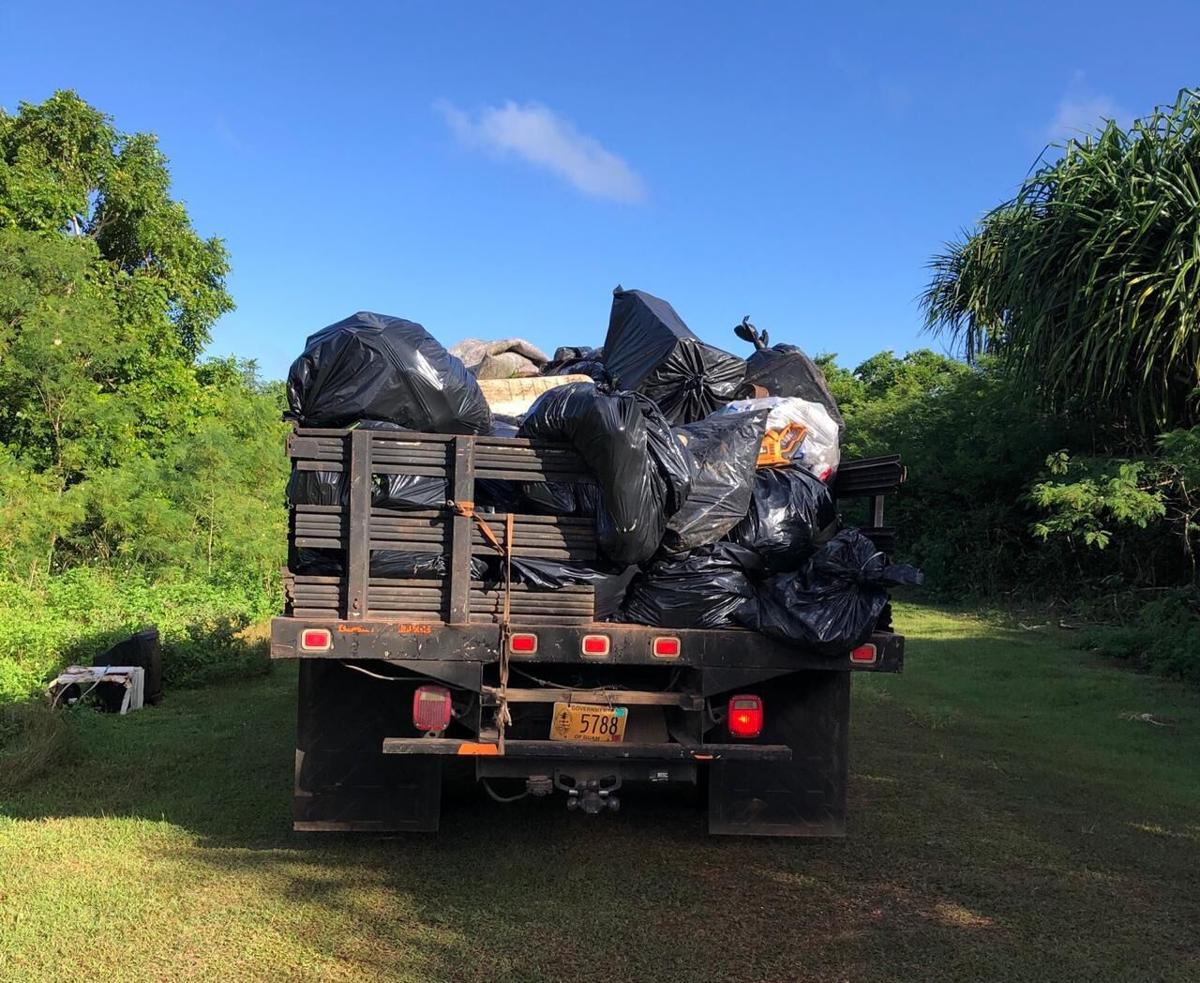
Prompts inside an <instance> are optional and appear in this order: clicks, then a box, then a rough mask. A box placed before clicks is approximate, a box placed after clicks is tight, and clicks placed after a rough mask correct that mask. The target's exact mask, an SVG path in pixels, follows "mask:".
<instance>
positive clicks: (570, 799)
mask: <svg viewBox="0 0 1200 983" xmlns="http://www.w3.org/2000/svg"><path fill="white" fill-rule="evenodd" d="M620 808H621V800H620V799H619V798H617V796H616V795H614V794H613V793H612V791H611V790H609V789H607V788H601V787H600V783H599V782H598V781H590V782H583V783H582V784H580V785H576V786H575V787H574V788H569V789H567V809H569V810H572V811H574V810H576V809H582V810H583V811H584V813H586V814H587V815H589V816H595V815H597V814H598V813H600V812H603V811H604V810H605V809H611V810H612V811H613V812H616V811H617V810H618V809H620Z"/></svg>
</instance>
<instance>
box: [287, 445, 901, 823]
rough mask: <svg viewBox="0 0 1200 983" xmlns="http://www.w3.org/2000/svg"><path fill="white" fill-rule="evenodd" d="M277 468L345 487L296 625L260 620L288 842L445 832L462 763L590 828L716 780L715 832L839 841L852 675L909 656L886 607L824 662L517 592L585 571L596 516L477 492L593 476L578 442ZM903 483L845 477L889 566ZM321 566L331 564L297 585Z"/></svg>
mask: <svg viewBox="0 0 1200 983" xmlns="http://www.w3.org/2000/svg"><path fill="white" fill-rule="evenodd" d="M288 450H289V454H290V456H291V457H292V459H293V468H294V469H295V471H296V472H300V473H303V472H320V473H322V474H326V475H327V474H339V475H341V479H340V485H341V487H342V489H343V490H344V491H343V493H342V495H341V497H340V498H339V500H338V501H336V502H331V503H328V504H296V505H293V507H292V510H291V520H290V523H291V525H290V532H289V535H290V543H289V546H290V556H291V560H290V562H289V571H288V574H287V609H286V611H285V614H284V615H283V616H282V617H279V618H276V619H274V621H273V623H272V636H271V652H272V657H274V658H279V659H297V660H299V662H300V674H299V702H298V715H297V739H296V773H295V813H294V825H295V828H296V829H297V830H373V831H405V830H410V831H432V830H436V829H437V826H438V819H439V813H440V805H441V797H442V785H443V774H444V772H446V771H447V770H448V769H449V768H451V767H469V768H470V769H471V770H472V772H473V774H474V777H475V778H476V779H478V780H479V781H480V782H481V783H482V784H483V785H484V787H485V788H486V789H487V791H488V792H489V793H490V794H492V795H493V797H496V798H500V799H509V798H515V797H523V796H525V795H534V796H543V795H558V796H561V797H562V798H563V799H564V800H565V802H566V805H567V807H568V808H571V809H575V810H579V811H581V812H584V813H589V814H594V813H598V812H601V811H606V810H613V809H617V808H618V807H619V804H620V795H621V790H622V788H623V787H624V786H625V785H626V784H629V783H647V784H670V783H686V784H696V783H698V782H701V781H702V779H706V783H707V789H708V792H707V794H708V823H709V830H710V832H713V833H740V834H757V835H776V836H839V835H842V834H844V832H845V822H846V771H847V746H848V745H847V741H848V724H849V695H850V677H851V673H853V672H898V671H899V670H900V668H901V665H902V662H903V648H904V642H903V638H902V637H901V636H900V635H897V634H895V633H894V632H893V631H892V630H891V626H890V623H889V614H888V612H887V610H886V609H885V613H884V615H883V616H882V617H881V618H880V623H879V624H878V625H876V630H875V631H874V632H873V634H871V636H870V638H869V640H868V641H866V642H865V643H864V644H862V645H860V646H858V647H857V648H854V649H853V650H848V651H846V652H844V653H842V654H840V655H838V656H836V657H832V658H831V657H830V656H829V655H828V654H824V655H817V654H814V653H812V652H808V651H806V650H805V649H803V648H798V647H795V646H792V645H787V644H784V643H782V642H778V641H775V640H772V639H770V638H767V637H765V636H763V635H760V634H759V633H757V632H752V631H748V630H741V629H668V628H656V627H651V626H647V625H637V624H623V623H616V622H611V621H600V620H596V617H595V589H594V587H593V586H592V585H591V584H583V585H568V586H563V587H560V588H559V589H557V590H538V589H536V588H535V587H533V586H530V585H529V584H527V583H521V582H517V581H516V580H515V578H514V577H513V576H512V564H513V562H514V561H517V562H519V561H520V559H521V558H522V557H528V558H538V559H543V560H554V561H561V562H564V563H580V564H587V563H589V562H592V561H594V560H595V550H596V545H595V535H594V532H593V530H592V525H591V523H590V520H586V519H580V518H573V517H561V516H546V515H528V514H518V513H514V512H511V511H510V512H498V511H492V512H489V511H484V510H483V509H482V508H481V507H477V504H476V503H477V501H478V498H479V495H478V492H479V491H480V490H481V488H482V487H483V486H481V485H480V482H488V483H496V482H500V483H521V484H523V485H528V484H530V483H533V484H536V483H539V482H557V483H563V482H569V483H577V482H587V481H590V480H591V478H590V476H589V474H588V473H587V469H586V468H585V467H584V466H583V464H582V462H581V461H580V460H579V459H578V458H577V457H576V456H575V455H574V453H573V452H572V451H571V450H569V449H568V448H567V447H565V446H562V445H554V444H549V443H539V442H536V441H529V440H522V439H516V438H501V437H484V436H450V435H442V434H416V433H409V432H399V431H393V430H361V429H357V430H311V429H297V430H296V431H295V432H294V433H293V434H292V435H291V436H290V438H289V447H288ZM391 475H405V476H412V477H413V478H427V479H430V481H432V482H433V483H434V487H435V489H436V488H439V487H440V488H442V489H444V499H443V500H442V501H441V502H440V504H438V505H436V507H430V508H415V509H414V508H409V509H404V510H397V509H394V508H387V507H380V505H379V503H378V501H377V500H376V496H375V490H376V489H377V488H378V487H379V485H380V483H381V482H385V483H386V482H387V481H389V480H391V479H389V478H388V477H387V476H391ZM902 477H903V471H902V469H901V467H900V464H899V461H898V460H897V459H895V458H884V459H876V460H872V461H867V462H851V463H849V464H846V465H844V466H843V468H842V470H841V472H840V474H839V477H838V486H837V491H838V492H839V494H840V495H841V496H842V497H844V498H846V497H861V498H866V499H868V500H869V501H870V503H871V506H870V507H871V515H872V522H873V526H872V528H870V529H865V530H864V532H866V533H867V534H868V535H869V536H871V537H872V540H873V541H874V542H876V543H877V544H878V548H879V549H881V550H885V551H886V550H888V549H890V532H889V531H888V530H887V529H885V528H884V527H883V496H884V494H886V493H887V492H888V491H890V490H891V489H893V488H894V487H895V486H896V485H897V484H898V483H899V482H900V480H901V479H902ZM405 480H407V479H405ZM438 482H440V483H441V484H440V485H439V484H437V483H438ZM312 550H315V551H327V555H329V556H335V557H338V558H339V559H338V562H337V563H335V564H333V565H330V566H329V567H327V568H324V569H323V570H322V572H301V571H302V570H305V569H312V567H311V566H310V567H307V568H306V567H305V566H304V565H303V564H301V563H300V562H299V561H298V558H299V557H300V556H301V555H303V553H304V551H312ZM384 553H387V554H388V555H403V556H406V557H407V556H412V555H416V554H420V555H425V556H436V557H442V558H444V560H443V564H442V567H441V568H440V569H438V570H437V575H436V576H418V577H411V576H409V577H395V576H385V575H381V574H385V573H388V572H390V571H387V570H385V569H383V568H382V565H381V564H378V563H375V560H376V558H377V557H378V556H380V555H382V554H384ZM485 560H486V561H487V563H488V568H489V570H490V571H491V573H490V574H487V575H482V574H481V573H480V571H481V561H485ZM373 565H374V566H375V570H374V571H373V569H372V568H373Z"/></svg>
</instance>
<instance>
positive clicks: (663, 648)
mask: <svg viewBox="0 0 1200 983" xmlns="http://www.w3.org/2000/svg"><path fill="white" fill-rule="evenodd" d="M653 651H654V657H655V658H656V659H678V658H679V653H680V652H681V651H683V646H682V645H680V644H679V639H678V638H675V637H674V636H673V635H668V636H665V637H663V638H656V639H655V640H654V649H653Z"/></svg>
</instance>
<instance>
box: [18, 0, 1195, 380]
mask: <svg viewBox="0 0 1200 983" xmlns="http://www.w3.org/2000/svg"><path fill="white" fill-rule="evenodd" d="M910 8H911V9H910ZM112 11H113V12H112V13H105V12H101V11H100V9H99V8H98V7H96V5H95V4H87V5H83V4H76V3H68V2H56V3H53V4H50V3H41V4H33V3H16V2H11V0H10V2H7V3H4V4H3V5H2V6H0V37H2V38H3V39H4V41H3V50H4V58H3V59H0V105H2V106H4V107H5V108H6V109H8V110H10V111H12V110H14V109H15V108H16V104H17V102H18V101H21V100H24V101H39V100H41V99H43V98H45V97H46V96H47V95H49V94H50V93H51V92H52V91H53V90H54V89H55V88H58V87H71V88H75V89H77V90H78V91H79V93H80V94H81V95H82V96H83V97H84V98H86V99H88V100H89V101H91V102H93V103H94V104H95V105H97V106H99V107H100V108H102V109H103V110H105V111H106V112H108V113H111V114H112V115H113V116H115V118H116V121H117V124H118V126H119V127H120V128H121V129H123V130H126V131H134V130H151V131H154V132H156V133H157V134H158V135H159V137H160V140H161V146H162V148H163V149H164V151H165V152H166V153H167V155H168V156H169V157H170V159H171V162H172V172H173V175H174V182H175V193H176V194H177V195H178V196H179V197H181V198H183V199H184V200H185V201H186V202H187V203H188V206H189V208H190V211H191V214H192V217H193V220H194V221H195V223H196V225H197V226H198V228H199V230H200V231H201V232H202V233H203V234H205V235H212V234H216V235H220V236H222V237H223V238H224V239H225V240H226V242H227V244H228V247H229V249H230V251H231V254H232V260H233V273H232V276H231V277H230V287H231V290H232V292H233V295H234V298H235V300H236V301H237V304H238V309H237V311H235V312H234V313H232V314H229V315H227V316H226V317H225V318H223V319H222V320H221V321H220V322H219V323H218V325H217V326H216V329H215V331H214V337H213V343H212V345H211V348H210V350H211V351H212V352H213V353H215V354H227V353H236V354H238V355H242V356H247V357H252V358H255V359H257V360H258V362H259V364H260V366H261V368H262V370H263V373H264V375H266V376H268V377H275V378H278V377H281V376H282V375H283V374H284V373H285V372H286V370H287V366H288V364H289V363H290V361H291V360H292V358H293V357H295V355H297V354H298V353H299V351H300V350H301V348H302V347H303V342H304V337H305V336H306V335H307V334H309V333H310V332H312V331H315V330H317V329H318V328H320V327H322V326H323V325H325V324H327V323H329V322H331V321H334V320H337V319H339V318H341V317H344V316H345V315H346V314H348V313H351V312H353V311H355V310H358V309H361V308H367V309H374V310H378V311H382V312H385V313H391V314H398V315H401V316H404V317H408V318H411V319H414V320H418V321H421V322H422V323H423V324H425V325H426V327H428V328H429V329H430V330H431V331H432V332H433V333H434V334H435V335H436V336H437V337H439V338H440V339H441V340H442V341H443V342H444V343H446V344H447V345H449V344H451V343H453V342H454V341H457V340H459V339H461V338H463V337H469V336H475V337H486V338H500V337H506V336H509V335H521V336H524V337H526V338H529V339H530V340H532V341H533V342H535V343H537V344H539V345H542V346H543V347H546V348H553V347H554V346H556V345H559V344H572V343H575V344H588V343H591V344H596V343H599V342H600V341H601V340H602V339H603V335H604V330H605V327H606V325H607V318H608V307H609V300H610V293H609V292H610V290H611V289H612V287H613V286H614V285H615V284H617V283H618V282H620V283H622V284H623V285H624V286H626V287H639V288H642V289H645V290H649V291H651V292H653V293H656V294H659V295H660V296H663V297H666V298H667V299H668V300H670V301H671V302H672V303H673V304H674V305H675V307H676V309H677V310H679V312H680V313H681V314H682V315H683V317H684V319H685V320H686V321H687V322H688V323H689V325H690V326H691V327H692V329H693V330H695V331H696V332H697V333H698V334H700V335H701V336H702V337H704V338H706V339H707V340H709V341H712V342H715V343H717V344H720V345H723V346H724V347H727V348H729V349H730V350H733V351H744V350H746V349H745V346H744V345H743V344H742V343H741V342H739V341H737V340H736V339H735V338H734V337H733V335H732V332H731V330H730V329H731V327H732V325H733V324H734V323H735V322H736V321H738V320H739V319H740V318H741V316H742V315H743V314H746V313H749V314H750V315H751V317H752V319H753V320H754V321H755V322H756V323H757V324H758V325H759V326H760V327H766V328H768V329H769V330H770V332H771V335H772V338H773V340H777V341H782V340H787V341H792V342H794V343H796V344H799V345H801V346H802V347H804V348H805V349H807V350H809V351H810V352H813V353H816V352H821V351H834V352H838V353H839V356H840V359H841V361H842V362H844V363H845V364H849V365H851V366H853V365H854V364H857V362H858V361H861V360H862V359H863V358H865V357H867V356H868V355H870V354H872V353H874V352H876V351H879V350H880V349H884V348H892V349H896V350H898V351H905V350H908V349H910V348H913V347H920V346H923V345H926V344H931V343H933V342H931V340H930V339H929V338H927V337H925V336H923V335H922V334H921V332H920V319H919V313H918V310H917V306H916V303H915V298H916V296H917V294H918V293H919V292H920V290H921V288H922V286H923V284H924V282H925V278H926V271H925V263H926V261H927V260H928V258H929V256H930V254H931V253H933V252H934V251H936V250H937V249H938V248H939V246H940V245H941V243H942V242H944V241H945V240H946V239H948V238H951V237H953V236H955V235H956V234H957V232H958V230H959V229H960V228H961V227H963V226H964V225H967V224H969V223H971V222H973V221H974V220H975V219H976V218H978V216H979V215H980V214H981V213H982V212H984V211H985V210H986V209H987V208H989V207H990V206H991V205H993V204H995V203H997V202H999V201H1000V200H1002V199H1003V198H1005V197H1007V196H1009V195H1011V194H1012V192H1013V191H1014V190H1015V188H1016V186H1017V184H1018V183H1019V181H1020V179H1021V178H1022V177H1023V176H1024V174H1025V173H1026V171H1027V170H1028V168H1029V166H1030V164H1031V163H1032V162H1033V160H1034V159H1035V158H1036V157H1037V155H1038V154H1039V152H1040V151H1041V150H1042V148H1043V147H1044V146H1045V145H1046V143H1047V142H1048V141H1049V140H1051V139H1055V138H1059V137H1061V136H1064V135H1067V134H1068V133H1069V132H1071V131H1072V130H1074V129H1078V128H1081V127H1085V128H1086V127H1088V126H1090V125H1092V124H1093V123H1094V122H1095V121H1097V120H1098V119H1099V117H1100V116H1101V115H1115V116H1116V117H1118V118H1120V119H1128V118H1130V117H1131V116H1133V115H1136V114H1140V113H1142V112H1145V111H1146V110H1148V109H1149V108H1150V107H1151V106H1152V105H1154V104H1155V103H1158V102H1164V101H1170V100H1172V99H1173V98H1174V95H1175V93H1176V91H1177V90H1178V89H1179V88H1180V87H1182V86H1185V85H1190V84H1196V83H1197V82H1200V79H1198V78H1197V77H1196V66H1197V60H1196V54H1195V51H1196V45H1195V39H1196V37H1197V33H1198V29H1200V6H1198V5H1196V4H1195V3H1188V4H1170V3H1142V4H1128V3H1119V2H1111V0H1099V2H1092V3H1078V4H1052V3H1007V4H993V5H974V4H962V3H960V2H954V3H925V4H921V5H919V7H918V5H912V4H895V3H883V4H872V3H860V4H854V5H846V6H845V7H844V8H843V9H840V10H839V9H835V7H834V5H830V4H821V5H804V4H799V3H797V4H785V3H782V2H780V3H740V4H715V3H655V4H625V3H614V2H607V3H604V4H576V3H560V4H549V3H504V4H489V5H483V4H456V5H449V4H425V5H420V6H418V5H415V4H407V3H377V4H372V3H353V2H342V3H338V4H320V5H306V4H303V3H286V4H284V3H249V2H242V3H225V4H219V3H205V4H184V5H178V6H176V5H172V4H168V3H158V4H134V3H127V4H123V5H119V6H118V7H114V8H112Z"/></svg>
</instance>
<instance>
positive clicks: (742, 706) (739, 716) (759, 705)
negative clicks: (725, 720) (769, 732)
mask: <svg viewBox="0 0 1200 983" xmlns="http://www.w3.org/2000/svg"><path fill="white" fill-rule="evenodd" d="M762 729H763V702H762V697H761V696H754V695H753V694H751V693H742V694H741V695H740V696H733V697H730V698H729V733H730V734H732V735H733V736H734V737H758V735H759V734H761V733H762Z"/></svg>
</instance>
